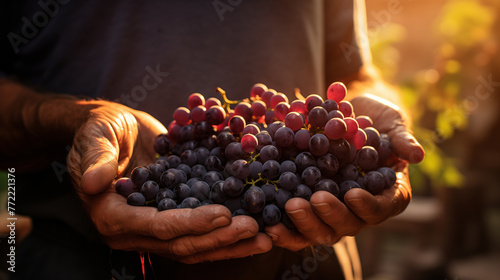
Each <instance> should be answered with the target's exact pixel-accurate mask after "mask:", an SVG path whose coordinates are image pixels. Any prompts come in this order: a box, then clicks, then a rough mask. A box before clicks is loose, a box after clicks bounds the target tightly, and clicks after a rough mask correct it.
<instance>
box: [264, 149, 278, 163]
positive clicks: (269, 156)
mask: <svg viewBox="0 0 500 280" xmlns="http://www.w3.org/2000/svg"><path fill="white" fill-rule="evenodd" d="M279 157H280V153H279V151H278V148H276V147H275V146H273V145H266V146H264V147H262V149H261V150H260V160H261V162H266V161H268V160H278V159H279Z"/></svg>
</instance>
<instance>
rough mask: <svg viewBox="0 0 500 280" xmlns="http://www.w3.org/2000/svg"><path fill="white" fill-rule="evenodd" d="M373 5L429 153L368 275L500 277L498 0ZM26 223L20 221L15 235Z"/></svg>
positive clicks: (390, 66) (392, 74)
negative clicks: (404, 205)
mask: <svg viewBox="0 0 500 280" xmlns="http://www.w3.org/2000/svg"><path fill="white" fill-rule="evenodd" d="M366 9H367V24H368V28H369V30H368V34H367V35H368V38H369V41H370V45H371V49H372V53H373V59H374V61H375V64H376V65H377V66H378V67H379V68H380V70H381V72H382V73H383V75H384V77H385V78H386V79H387V80H388V81H390V82H391V83H392V84H394V85H397V86H399V88H400V90H401V91H402V92H403V96H404V103H405V105H406V107H407V108H408V109H409V112H411V115H412V119H413V131H414V133H415V135H416V136H417V138H418V140H419V141H420V142H421V143H422V144H423V145H424V147H425V149H426V158H425V159H424V161H423V162H422V163H420V164H417V165H412V166H411V181H412V186H413V201H412V203H410V205H409V207H408V208H407V209H406V211H405V212H403V214H401V215H399V216H397V217H394V218H392V219H389V220H388V221H386V222H384V223H382V224H381V225H379V226H376V227H373V228H371V229H368V230H365V231H363V232H362V233H361V234H360V235H359V236H358V238H357V241H358V247H359V251H360V256H361V261H362V266H363V273H364V276H365V279H369V280H378V279H381V280H393V279H394V280H396V279H442V280H444V279H453V280H465V279H481V280H487V279H500V265H499V264H500V238H499V237H500V145H499V139H500V129H499V128H500V97H499V93H500V45H499V44H500V19H499V16H498V15H499V14H500V1H498V0H420V1H411V0H370V1H367V3H366ZM0 177H1V178H0V182H2V185H1V186H0V201H1V203H2V207H1V209H6V207H5V203H6V188H7V187H6V185H5V182H7V177H6V174H5V173H3V174H0ZM4 215H6V213H5V212H3V213H1V215H0V216H1V217H0V218H1V219H2V220H6V219H5V216H4ZM29 228H30V221H29V220H28V219H26V220H19V221H18V223H17V230H18V232H17V238H19V239H22V238H23V236H24V235H25V234H26V233H27V230H29ZM23 229H25V230H24V231H23ZM5 230H6V229H4V230H3V231H2V232H1V233H0V234H4V236H3V237H4V238H5V237H6V234H7V232H5ZM2 240H4V241H5V239H2ZM2 245H5V244H2ZM5 265H6V264H5V263H2V266H5ZM0 271H1V270H0ZM1 278H2V275H0V279H1Z"/></svg>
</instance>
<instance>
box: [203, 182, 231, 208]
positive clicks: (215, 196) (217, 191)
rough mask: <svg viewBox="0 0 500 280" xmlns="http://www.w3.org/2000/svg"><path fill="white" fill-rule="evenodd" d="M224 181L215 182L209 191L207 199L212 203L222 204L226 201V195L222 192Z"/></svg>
mask: <svg viewBox="0 0 500 280" xmlns="http://www.w3.org/2000/svg"><path fill="white" fill-rule="evenodd" d="M223 185H224V181H222V180H221V181H217V182H215V183H214V184H213V186H212V188H211V189H210V193H209V195H208V198H209V199H210V200H211V201H213V202H214V203H218V204H223V203H224V202H225V201H226V200H227V195H226V194H225V193H224V192H223V191H222V187H223Z"/></svg>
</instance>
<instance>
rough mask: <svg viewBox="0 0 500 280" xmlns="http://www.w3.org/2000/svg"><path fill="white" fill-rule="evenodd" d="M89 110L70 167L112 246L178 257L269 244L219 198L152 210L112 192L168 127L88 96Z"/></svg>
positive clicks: (226, 253)
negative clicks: (214, 201)
mask: <svg viewBox="0 0 500 280" xmlns="http://www.w3.org/2000/svg"><path fill="white" fill-rule="evenodd" d="M89 105H92V106H94V109H92V110H91V114H90V117H89V118H88V120H87V121H86V123H84V124H83V125H82V126H81V128H80V129H79V131H78V132H77V133H76V135H75V138H74V145H73V148H72V150H71V152H70V156H69V159H68V167H69V170H70V173H71V175H72V178H73V179H74V181H75V185H76V188H77V191H78V193H79V195H80V197H81V199H82V201H83V202H84V204H85V207H86V209H87V210H88V212H89V215H90V217H91V219H92V220H93V222H94V224H95V225H96V228H97V230H98V232H99V233H100V234H101V235H102V237H103V239H104V240H105V241H106V242H107V243H108V245H109V246H110V247H111V248H113V249H120V250H137V251H146V252H153V253H158V254H162V255H165V256H168V257H170V258H174V259H178V260H180V261H184V262H199V261H205V260H217V259H226V258H231V257H244V256H247V255H250V254H256V253H261V252H263V251H267V250H268V248H269V247H270V242H269V241H268V238H266V236H265V235H264V234H258V235H257V236H256V234H257V231H258V226H257V223H256V222H255V221H254V220H253V219H251V218H250V217H237V218H235V219H232V220H231V213H230V212H229V210H228V209H227V208H225V207H224V206H221V205H210V206H205V207H200V208H197V209H178V210H177V209H176V210H172V211H163V212H158V210H157V209H155V208H149V207H143V208H137V207H133V206H130V205H128V204H127V202H126V199H125V198H124V197H123V196H121V195H119V194H117V193H116V192H115V188H114V186H113V181H114V180H115V178H117V177H120V176H122V175H123V174H126V173H128V172H130V169H131V168H133V167H135V166H141V165H145V164H149V163H151V162H154V159H155V155H156V152H155V151H154V149H153V142H154V139H155V137H156V136H157V135H159V134H162V133H166V129H165V128H164V127H163V126H162V125H161V124H160V123H159V122H158V121H157V120H155V119H154V118H152V117H151V116H150V115H148V114H146V113H144V112H140V111H136V110H132V109H129V108H127V107H125V106H122V105H119V104H114V103H110V102H105V101H92V102H89Z"/></svg>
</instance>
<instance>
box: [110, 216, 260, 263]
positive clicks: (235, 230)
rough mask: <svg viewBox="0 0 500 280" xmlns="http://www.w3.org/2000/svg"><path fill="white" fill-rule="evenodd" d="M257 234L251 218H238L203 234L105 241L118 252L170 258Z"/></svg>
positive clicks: (255, 224) (191, 253)
mask: <svg viewBox="0 0 500 280" xmlns="http://www.w3.org/2000/svg"><path fill="white" fill-rule="evenodd" d="M258 231H259V226H258V224H257V222H256V221H255V220H254V219H253V218H251V217H248V216H238V217H235V218H234V219H233V220H232V222H231V224H229V225H227V226H225V227H220V228H217V229H215V230H212V231H209V232H207V233H204V234H194V233H193V234H192V235H184V236H180V237H178V238H173V239H171V240H160V239H157V238H152V237H145V236H137V235H122V236H118V237H116V236H114V237H111V238H108V245H109V246H110V247H111V248H113V249H117V250H127V251H148V252H152V253H157V254H167V255H171V256H173V257H185V256H190V255H193V254H196V253H200V252H204V251H208V250H214V249H217V248H219V247H224V246H228V245H231V244H234V243H236V242H238V241H239V240H242V239H247V238H251V237H254V236H255V235H256V234H257V233H258Z"/></svg>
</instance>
